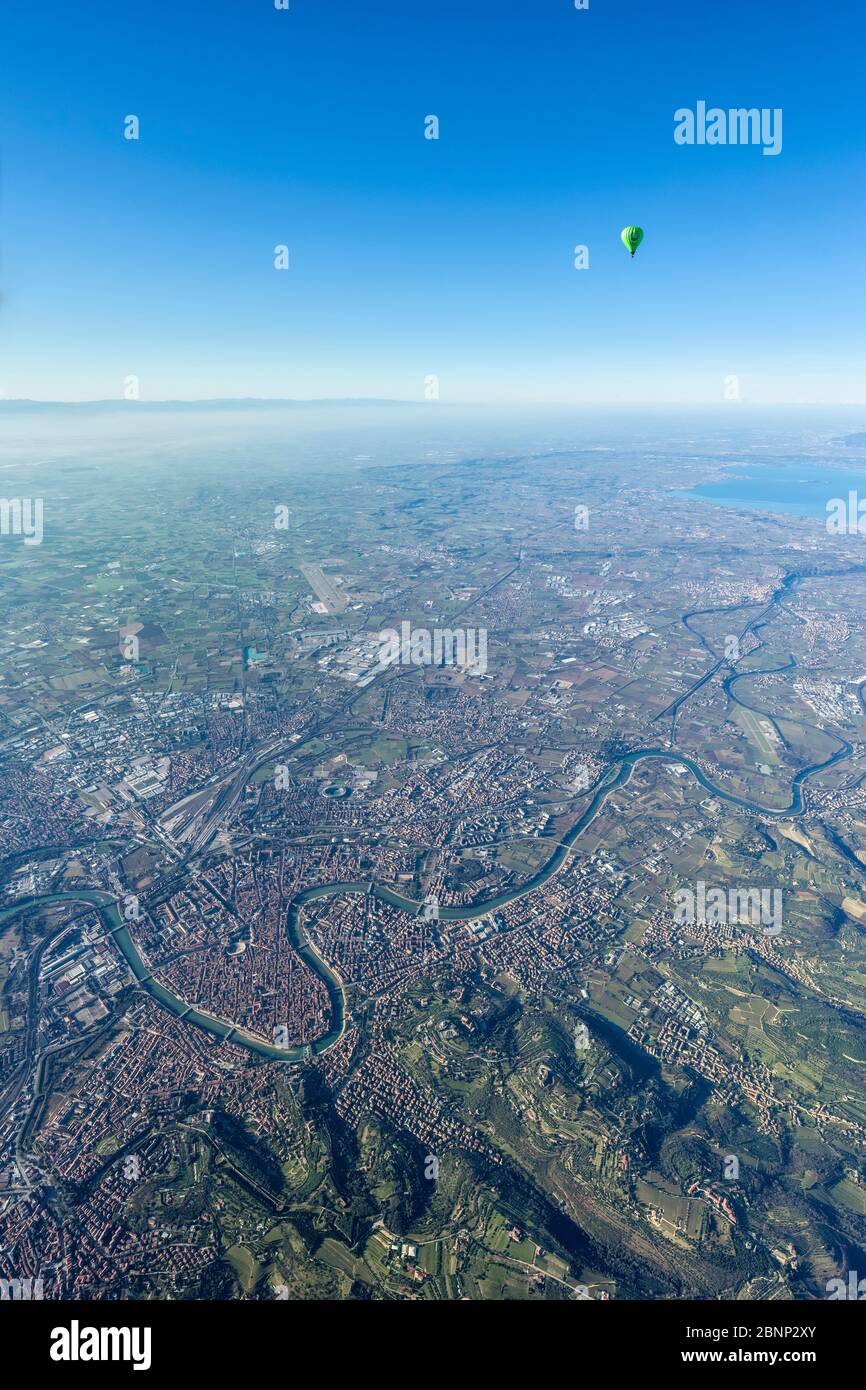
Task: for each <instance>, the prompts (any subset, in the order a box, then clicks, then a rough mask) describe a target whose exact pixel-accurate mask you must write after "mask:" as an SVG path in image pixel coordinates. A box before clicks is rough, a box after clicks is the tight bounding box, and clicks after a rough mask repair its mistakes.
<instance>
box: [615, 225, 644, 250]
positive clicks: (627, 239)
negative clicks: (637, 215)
mask: <svg viewBox="0 0 866 1390" xmlns="http://www.w3.org/2000/svg"><path fill="white" fill-rule="evenodd" d="M620 240H621V241H622V244H623V246H624V247H625V249H626V251H630V252H631V254H632V255H634V253H635V251H636V250H637V248H638V247H639V246H640V244H641V242H642V241H643V227H623V229H622V231H621V232H620Z"/></svg>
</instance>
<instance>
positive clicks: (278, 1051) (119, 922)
mask: <svg viewBox="0 0 866 1390" xmlns="http://www.w3.org/2000/svg"><path fill="white" fill-rule="evenodd" d="M745 674H754V675H761V674H763V673H762V672H760V671H755V672H749V673H745ZM837 737H838V735H837ZM851 752H852V748H851V745H850V744H849V743H846V742H844V741H842V746H840V748H839V749H837V751H836V752H835V753H834V754H833V755H832V756H831V757H829V758H826V759H825V760H824V761H823V762H821V763H814V764H812V765H811V766H809V767H806V768H802V769H801V770H800V771H799V772H798V773H796V774H795V775H794V778H793V781H792V784H791V800H790V803H789V804H788V805H787V806H786V807H784V808H782V809H781V810H768V809H767V807H765V806H760V805H758V804H757V802H753V801H748V800H746V799H745V798H743V797H739V796H734V795H733V793H731V792H727V791H723V790H722V788H721V787H717V786H715V785H714V784H713V783H712V782H711V781H710V780H709V778H708V777H707V776H706V775H705V774H704V772H702V770H701V769H700V768H699V767H698V765H697V763H695V762H693V760H692V759H691V758H689V757H687V756H686V755H685V754H683V753H675V752H673V751H671V750H670V749H666V748H641V749H636V750H635V751H634V752H631V753H626V754H625V755H624V756H623V757H622V758H620V759H619V760H618V762H617V763H616V764H615V765H614V766H613V767H612V768H610V769H609V770H608V772H607V773H605V775H604V777H603V778H602V779H601V781H600V783H599V784H598V786H597V788H596V789H595V792H594V794H593V796H592V799H591V801H590V802H589V805H588V806H587V807H586V809H585V810H584V811H583V812H582V813H581V815H580V816H579V817H578V819H577V820H576V821H575V823H574V825H573V826H572V828H571V830H569V831H568V833H567V834H566V835H565V836H563V838H562V839H561V840H560V841H559V842H558V843H557V845H556V848H555V849H554V851H553V853H552V854H551V856H550V858H549V859H548V861H547V863H546V864H545V865H544V867H543V868H542V869H540V870H539V872H538V873H537V874H535V875H534V876H533V877H532V878H530V879H527V880H526V882H525V883H523V884H521V886H520V887H519V888H515V889H513V890H512V891H511V892H507V893H498V894H496V895H494V896H493V897H490V898H485V899H483V900H482V901H481V902H477V903H474V904H473V905H472V906H471V907H443V908H440V910H439V916H440V919H441V920H443V921H449V922H466V921H472V920H474V919H476V918H479V917H484V916H486V915H487V913H489V912H495V911H497V910H499V909H500V908H503V907H506V906H507V905H508V904H509V903H513V902H517V901H518V900H519V899H520V898H525V897H526V896H527V895H528V894H529V893H532V892H534V891H535V890H536V889H537V888H541V887H542V886H543V885H544V884H545V883H547V882H548V881H549V880H550V879H551V878H552V877H553V875H554V874H556V873H558V871H559V870H560V869H561V868H562V866H563V864H565V862H566V861H567V859H568V858H569V856H570V854H571V851H572V849H573V847H574V845H575V843H576V842H577V840H578V839H579V838H580V836H581V835H582V834H583V832H584V831H585V830H586V828H587V826H588V825H591V823H592V822H593V820H595V817H596V816H597V815H598V813H599V811H600V810H601V809H602V807H603V806H604V804H605V802H606V801H607V799H608V797H609V796H610V794H611V792H613V791H615V790H616V789H617V788H618V787H622V786H624V785H625V784H626V783H627V782H628V780H629V778H630V777H631V774H632V771H633V769H634V768H635V766H636V765H637V764H638V763H639V762H643V761H645V760H646V759H650V758H661V759H663V760H664V761H665V762H667V763H680V764H682V765H683V766H684V767H687V768H688V769H689V771H690V772H691V773H692V775H693V777H695V778H696V780H697V781H698V782H699V783H700V785H701V786H702V787H704V788H705V789H706V790H707V791H708V792H710V793H711V794H712V795H713V796H715V797H718V798H719V799H720V800H723V801H728V802H731V803H732V804H733V805H735V806H740V807H742V808H743V809H744V810H747V811H751V812H752V813H754V814H756V815H761V816H772V817H774V818H775V819H781V818H783V817H790V816H798V815H800V814H801V813H802V810H803V790H802V789H803V785H804V783H805V782H806V780H807V779H808V778H809V777H812V776H814V775H815V773H818V772H823V771H825V770H826V769H827V768H830V767H832V766H834V764H835V763H838V762H841V761H842V760H843V759H845V758H848V757H850V755H851ZM343 893H358V894H367V893H369V894H370V895H371V896H372V897H374V898H378V899H379V900H380V901H381V902H385V903H388V904H389V905H390V906H391V907H394V908H397V909H398V910H400V911H403V912H408V913H411V914H412V916H417V915H418V914H419V912H420V911H421V909H422V907H423V904H422V903H421V902H419V901H418V900H417V899H415V898H407V897H404V896H403V895H402V894H400V893H397V892H395V890H394V889H393V888H389V887H387V886H386V885H385V884H381V883H375V882H373V883H370V882H369V881H366V880H360V879H354V880H347V881H343V882H336V883H327V884H322V885H320V886H319V887H315V888H306V889H303V890H302V891H301V892H300V893H298V894H296V896H295V897H294V898H293V900H292V902H291V904H290V905H289V909H288V913H287V918H286V931H287V933H288V936H289V940H290V941H291V943H292V945H293V947H294V948H295V950H296V951H297V953H298V955H299V956H300V957H301V959H302V960H303V961H304V962H305V963H306V964H307V965H308V966H309V968H310V969H311V970H312V971H313V972H314V974H316V975H317V976H318V977H319V979H320V980H321V981H322V982H323V984H324V986H325V988H326V990H327V992H328V998H329V1000H330V1004H331V1015H332V1023H331V1027H330V1029H329V1030H328V1032H327V1033H324V1034H322V1035H321V1036H320V1037H318V1038H316V1039H315V1041H314V1042H312V1043H308V1044H305V1045H299V1046H295V1047H277V1046H275V1045H274V1044H272V1043H268V1042H265V1041H264V1040H263V1039H262V1038H258V1037H256V1036H255V1034H253V1033H249V1032H247V1031H246V1029H243V1028H240V1027H238V1026H237V1025H236V1024H233V1023H230V1022H228V1021H226V1020H225V1019H221V1018H218V1017H216V1015H214V1014H210V1013H204V1012H202V1011H201V1010H200V1009H195V1008H193V1007H192V1005H191V1004H188V1003H187V1002H186V1001H185V1000H184V999H181V998H179V997H178V996H177V995H176V994H173V993H172V992H171V990H169V989H166V987H165V986H164V985H162V984H160V983H159V981H158V980H156V979H154V977H153V974H152V972H151V969H150V967H149V966H148V964H147V962H146V961H145V959H144V958H143V956H142V955H141V953H140V951H139V949H138V947H137V946H136V944H135V942H134V940H133V938H132V936H131V934H130V932H129V928H128V927H127V926H126V924H125V923H124V921H123V919H122V918H121V916H120V912H119V910H118V907H117V902H116V900H115V899H114V898H113V897H112V896H111V895H110V894H109V893H104V892H102V891H100V890H98V889H87V890H81V891H76V892H70V893H48V894H44V895H42V896H41V897H32V898H25V899H22V900H21V901H20V902H17V903H14V904H12V905H11V906H10V907H7V908H4V909H2V910H0V923H2V922H3V921H4V920H7V919H9V918H11V917H13V916H15V915H16V914H18V913H20V912H24V911H26V910H27V908H28V907H34V906H39V905H41V904H43V903H50V902H69V903H72V902H86V903H90V904H91V906H92V907H94V908H96V910H97V911H98V913H99V915H100V918H101V920H102V923H103V926H104V927H105V930H106V932H107V933H108V934H109V935H110V936H111V937H112V938H113V939H114V941H115V942H116V943H117V947H118V949H119V950H120V952H121V954H122V955H123V957H124V959H125V960H126V962H127V964H128V965H129V967H130V969H131V971H132V973H133V975H134V977H135V979H136V980H137V982H138V984H139V986H140V988H141V989H143V990H146V992H147V993H148V994H149V995H150V996H151V997H152V998H153V999H155V1000H156V1002H157V1003H158V1004H160V1005H161V1006H162V1007H163V1008H164V1009H167V1010H168V1011H169V1013H172V1014H174V1015H175V1017H176V1018H180V1019H183V1021H184V1022H185V1023H192V1024H195V1026H196V1027H198V1028H202V1029H204V1030H205V1031H206V1032H208V1033H211V1034H212V1035H213V1036H214V1037H217V1038H220V1039H230V1040H231V1042H233V1043H236V1044H237V1045H238V1046H240V1047H245V1048H246V1049H247V1050H248V1051H250V1052H253V1053H255V1054H257V1055H258V1056H260V1057H265V1058H268V1059H269V1060H271V1061H280V1062H298V1061H302V1060H305V1059H307V1058H309V1057H314V1056H318V1055H319V1054H321V1053H322V1052H326V1051H327V1049H328V1048H329V1047H332V1046H333V1045H334V1043H335V1042H337V1041H339V1039H340V1038H341V1037H342V1036H343V1033H344V1032H345V1028H346V1012H347V1008H346V990H345V986H344V984H343V981H342V980H341V979H340V977H339V976H338V975H337V974H336V972H335V971H334V970H333V969H332V968H331V966H329V965H328V963H327V961H325V960H324V959H323V957H322V956H321V955H320V954H319V952H318V951H317V950H316V948H315V946H314V945H313V944H312V942H311V941H310V940H309V938H308V937H307V936H306V934H305V932H304V929H303V908H304V906H305V904H306V903H309V902H313V901H316V900H317V899H321V898H330V897H335V896H338V895H340V894H343Z"/></svg>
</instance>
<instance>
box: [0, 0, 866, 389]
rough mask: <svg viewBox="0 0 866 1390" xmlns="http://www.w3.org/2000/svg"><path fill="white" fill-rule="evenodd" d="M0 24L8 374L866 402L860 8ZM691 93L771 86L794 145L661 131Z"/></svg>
mask: <svg viewBox="0 0 866 1390" xmlns="http://www.w3.org/2000/svg"><path fill="white" fill-rule="evenodd" d="M3 28H4V32H3V58H2V60H0V61H2V65H3V82H2V96H0V142H2V159H3V209H2V211H3V263H2V289H3V299H2V304H0V316H2V317H0V325H2V327H0V334H2V336H0V395H3V396H6V397H10V396H12V397H17V396H28V397H34V398H45V399H86V398H104V397H115V396H121V395H122V392H123V383H124V379H125V378H126V377H128V376H129V375H135V376H137V377H138V378H139V381H140V389H141V395H142V398H143V399H150V400H154V399H160V398H166V397H171V398H178V397H210V396H246V395H255V396H293V397H310V396H344V395H374V396H391V397H401V398H402V397H405V398H410V399H419V398H421V397H422V395H423V390H424V380H425V378H426V377H429V376H434V375H435V376H437V377H438V378H439V389H440V395H441V400H442V401H443V402H448V401H484V400H490V401H505V400H525V401H544V400H552V401H617V400H633V401H660V402H664V401H672V402H678V401H694V402H701V401H706V402H709V403H713V404H718V403H719V402H720V401H721V400H722V397H723V391H724V382H725V378H726V377H728V376H731V375H735V376H737V377H738V379H739V387H740V392H741V395H742V398H743V400H744V401H752V402H756V403H758V402H774V401H830V402H832V401H864V400H866V360H864V359H866V354H864V346H863V345H864V322H866V318H864V307H866V306H864V279H866V277H864V267H863V251H862V237H861V233H860V223H861V221H862V210H863V206H864V193H863V189H864V186H866V178H864V175H866V154H864V151H866V140H864V134H866V132H864V116H863V108H862V100H861V92H862V51H863V40H864V38H866V32H864V31H866V20H864V18H863V16H862V15H860V14H859V13H858V10H857V7H855V6H852V5H851V4H850V0H844V3H843V0H822V3H821V4H820V5H818V4H814V3H811V0H762V2H761V3H760V4H757V3H756V0H726V3H724V4H721V3H720V4H716V5H709V4H690V5H685V4H680V5H674V4H668V3H660V2H659V0H643V3H641V0H590V5H589V9H588V10H585V11H577V10H575V9H574V5H573V0H526V3H525V4H524V3H517V2H516V0H431V3H426V4H425V3H417V4H416V3H412V2H411V0H399V3H398V0H368V2H367V3H365V4H358V3H357V0H336V2H335V3H329V0H291V8H290V10H289V11H288V12H285V11H278V10H276V9H275V8H274V5H273V0H237V3H227V0H198V2H194V0H176V3H173V4H169V3H164V2H163V0H149V3H147V4H131V3H130V4H126V3H115V2H114V0H112V3H108V0H88V4H87V5H86V6H84V7H81V6H73V5H69V4H68V3H60V0H43V3H40V4H39V5H38V6H37V5H30V4H27V3H25V0H13V3H12V4H11V5H10V6H9V7H7V11H6V15H5V17H4V26H3ZM699 100H705V101H706V102H707V103H708V104H709V105H710V106H713V105H717V106H720V107H722V108H728V107H739V106H747V107H751V106H754V107H759V108H761V107H770V108H776V107H780V108H782V111H783V148H782V152H781V153H780V154H779V155H778V156H777V157H767V156H764V155H763V154H762V152H761V149H760V148H758V147H754V146H724V147H710V146H697V145H696V146H691V147H683V146H678V145H676V144H675V143H674V139H673V130H674V111H675V110H676V109H677V108H680V107H692V108H694V107H695V105H696V103H697V102H698V101H699ZM129 114H135V115H137V116H138V117H139V118H140V122H141V133H140V139H139V141H138V142H132V141H126V140H124V138H123V121H124V117H125V116H127V115H129ZM428 114H436V115H437V116H438V117H439V120H440V139H439V140H438V141H430V140H425V139H424V134H423V130H424V117H425V116H426V115H428ZM628 223H639V224H640V225H641V226H643V227H644V228H645V230H646V237H645V241H644V244H643V245H642V246H641V248H640V249H639V251H638V253H637V255H636V256H635V259H634V261H630V259H629V257H628V255H627V253H626V252H625V250H624V249H623V247H622V246H621V245H620V243H619V232H620V229H621V228H622V227H623V226H624V225H625V224H628ZM280 243H285V244H286V245H288V247H289V248H290V257H291V268H290V270H288V271H287V272H280V271H276V270H275V269H274V268H273V256H274V247H275V245H277V244H280ZM578 243H580V244H586V245H587V246H588V247H589V254H590V266H589V269H588V270H585V271H577V270H575V269H574V268H573V248H574V246H575V245H576V244H578Z"/></svg>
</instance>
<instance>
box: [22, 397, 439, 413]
mask: <svg viewBox="0 0 866 1390" xmlns="http://www.w3.org/2000/svg"><path fill="white" fill-rule="evenodd" d="M425 404H428V402H425V401H396V400H388V399H384V398H383V399H379V398H378V397H375V396H325V397H319V398H316V399H313V400H293V399H291V398H290V397H285V396H275V397H273V398H269V397H261V396H238V397H237V398H235V397H226V396H218V397H215V398H213V399H211V400H201V401H126V400H120V401H118V400H108V401H30V400H26V399H22V400H5V401H4V400H0V410H20V411H24V410H32V411H43V410H272V409H273V408H274V407H275V406H285V407H288V408H290V409H300V410H303V409H308V408H310V407H315V406H333V405H389V406H391V405H393V406H406V405H425ZM437 404H439V402H437Z"/></svg>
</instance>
